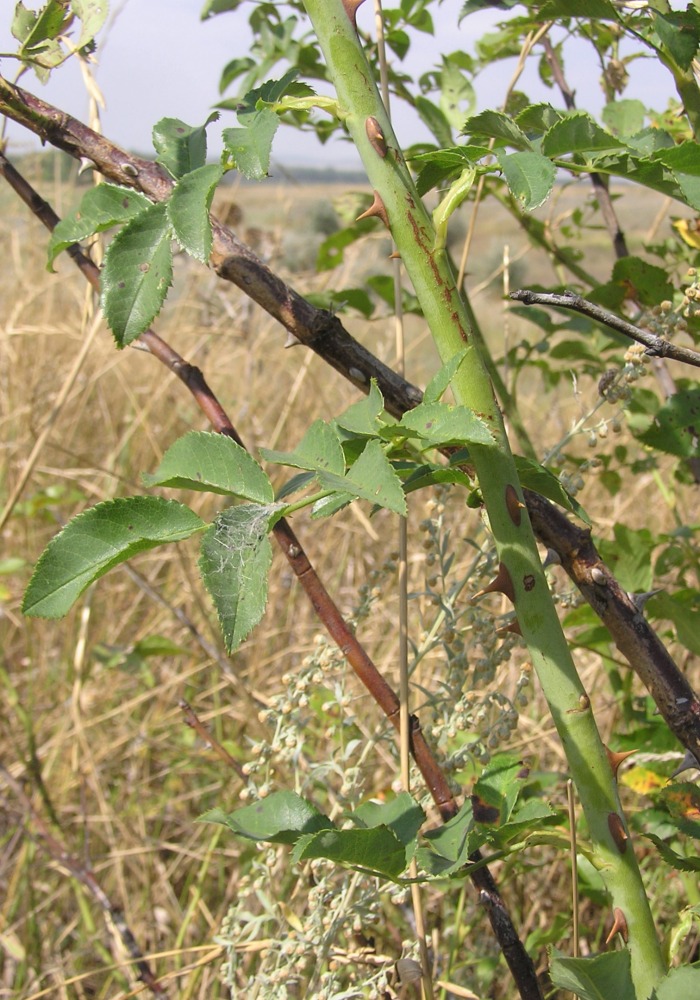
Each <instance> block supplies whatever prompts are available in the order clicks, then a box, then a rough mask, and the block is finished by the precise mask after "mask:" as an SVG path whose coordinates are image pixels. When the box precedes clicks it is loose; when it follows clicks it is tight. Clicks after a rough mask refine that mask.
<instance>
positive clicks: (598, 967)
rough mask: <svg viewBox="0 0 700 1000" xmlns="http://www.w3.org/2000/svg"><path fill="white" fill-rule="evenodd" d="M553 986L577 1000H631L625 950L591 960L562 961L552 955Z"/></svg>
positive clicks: (634, 996) (628, 969) (633, 992)
mask: <svg viewBox="0 0 700 1000" xmlns="http://www.w3.org/2000/svg"><path fill="white" fill-rule="evenodd" d="M549 971H550V976H551V978H552V983H553V984H554V986H556V987H558V988H559V989H562V990H571V991H572V992H573V993H575V994H576V995H577V996H578V997H579V1000H610V998H611V997H615V1000H635V998H636V996H637V993H636V990H635V988H634V984H633V982H632V973H631V970H630V953H629V951H628V950H627V949H626V948H622V949H621V950H620V951H609V952H605V954H603V955H596V956H595V958H563V957H561V956H559V955H556V954H555V955H554V957H553V958H552V961H551V964H550V967H549Z"/></svg>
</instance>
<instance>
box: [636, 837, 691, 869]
mask: <svg viewBox="0 0 700 1000" xmlns="http://www.w3.org/2000/svg"><path fill="white" fill-rule="evenodd" d="M643 836H644V837H646V839H647V840H650V841H651V842H652V844H655V845H656V849H657V850H658V852H659V854H660V855H661V857H662V858H663V859H664V861H665V862H666V864H667V865H670V866H671V868H675V870H676V871H679V872H700V858H697V857H695V858H692V857H691V858H686V857H684V856H683V855H682V854H677V853H676V851H674V850H673V849H672V848H671V847H669V845H668V844H667V843H666V842H665V841H664V840H662V839H661V837H657V836H656V834H653V833H645V834H643Z"/></svg>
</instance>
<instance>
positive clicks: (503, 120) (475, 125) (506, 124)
mask: <svg viewBox="0 0 700 1000" xmlns="http://www.w3.org/2000/svg"><path fill="white" fill-rule="evenodd" d="M462 133H463V134H464V135H471V136H475V135H476V136H483V137H484V138H487V139H500V140H501V141H502V142H503V143H505V144H506V145H507V146H513V147H514V148H515V149H520V150H523V151H526V150H531V149H532V143H531V142H530V140H529V139H528V137H527V136H526V135H525V133H524V132H523V131H522V130H521V129H519V128H518V126H517V125H516V124H515V122H514V121H513V119H512V118H511V117H510V116H509V115H506V114H504V113H503V112H502V111H482V112H481V114H478V115H474V116H473V117H472V118H468V119H467V120H466V122H465V123H464V128H463V129H462Z"/></svg>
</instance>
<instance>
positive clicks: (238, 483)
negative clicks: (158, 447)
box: [143, 431, 274, 504]
mask: <svg viewBox="0 0 700 1000" xmlns="http://www.w3.org/2000/svg"><path fill="white" fill-rule="evenodd" d="M143 479H144V482H145V483H146V485H147V486H171V487H173V488H176V489H186V490H200V491H203V492H207V493H221V494H223V495H225V496H234V497H240V498H241V500H249V501H250V502H251V503H259V504H267V503H272V501H273V499H274V491H273V489H272V483H271V482H270V480H269V479H268V477H267V476H266V475H265V473H264V472H263V470H262V469H261V468H260V466H259V465H258V463H257V462H256V461H255V459H254V458H253V457H252V455H249V454H248V452H247V451H246V450H245V448H242V447H241V446H240V445H239V444H237V443H236V442H235V441H233V440H232V439H231V438H230V437H227V435H225V434H214V433H212V432H211V431H190V432H189V433H188V434H185V435H184V437H181V438H179V439H178V440H177V441H175V443H174V444H172V445H171V446H170V447H169V448H168V450H167V451H166V453H165V455H164V456H163V460H162V461H161V463H160V465H159V466H158V469H157V471H156V472H155V473H153V474H152V475H144V477H143Z"/></svg>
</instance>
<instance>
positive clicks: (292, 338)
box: [284, 330, 301, 349]
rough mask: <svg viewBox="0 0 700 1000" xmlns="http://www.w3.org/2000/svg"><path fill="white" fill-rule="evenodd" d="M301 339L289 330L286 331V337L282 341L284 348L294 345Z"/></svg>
mask: <svg viewBox="0 0 700 1000" xmlns="http://www.w3.org/2000/svg"><path fill="white" fill-rule="evenodd" d="M300 343H301V341H300V340H299V338H298V337H295V336H294V334H293V333H292V332H291V330H290V331H289V332H288V333H287V339H286V340H285V342H284V346H285V349H286V348H288V347H296V346H297V344H300Z"/></svg>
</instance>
